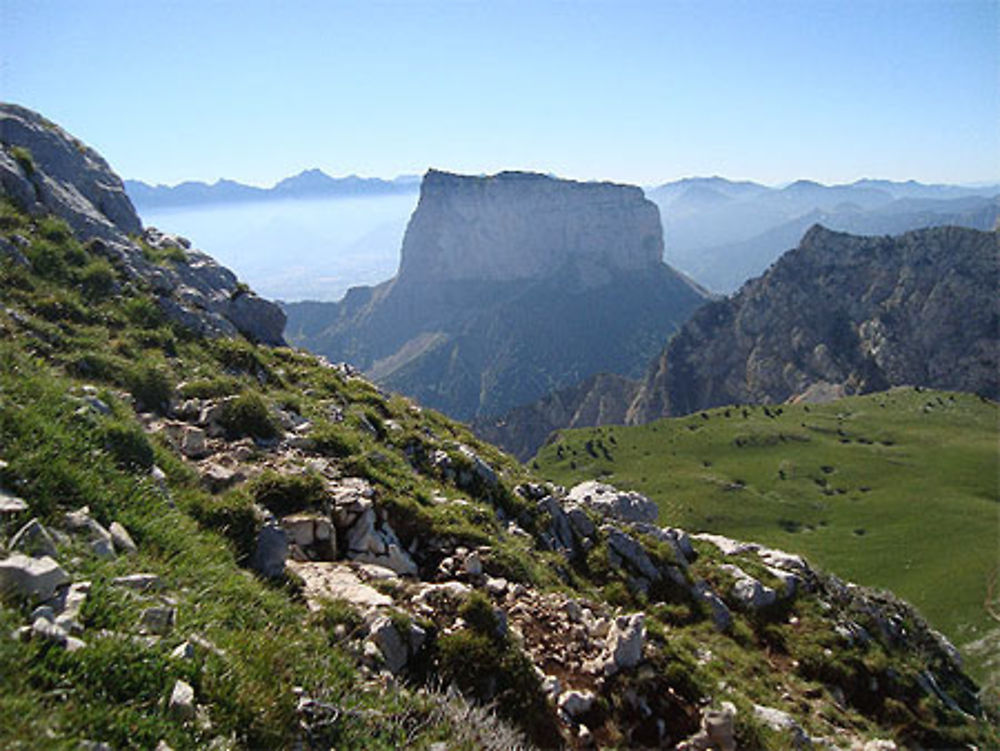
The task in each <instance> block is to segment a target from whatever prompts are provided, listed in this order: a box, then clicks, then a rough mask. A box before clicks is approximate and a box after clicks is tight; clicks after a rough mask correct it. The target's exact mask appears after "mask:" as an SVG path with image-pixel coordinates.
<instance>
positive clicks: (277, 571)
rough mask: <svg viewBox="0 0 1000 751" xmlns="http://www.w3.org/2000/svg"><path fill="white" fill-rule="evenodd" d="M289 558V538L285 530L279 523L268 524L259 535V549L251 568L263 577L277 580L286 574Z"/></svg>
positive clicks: (256, 549) (254, 554)
mask: <svg viewBox="0 0 1000 751" xmlns="http://www.w3.org/2000/svg"><path fill="white" fill-rule="evenodd" d="M287 557H288V537H287V535H286V534H285V530H284V529H283V528H282V527H281V526H280V525H279V524H278V523H277V522H273V521H272V522H267V523H266V524H265V525H264V526H263V527H261V530H260V532H258V533H257V547H256V548H255V549H254V553H253V558H252V559H251V561H250V567H251V568H252V569H253V570H254V571H256V572H257V573H259V574H260V575H261V576H266V577H268V578H270V579H277V578H279V577H281V576H283V575H284V573H285V559H286V558H287Z"/></svg>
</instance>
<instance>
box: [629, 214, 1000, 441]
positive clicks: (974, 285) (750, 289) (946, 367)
mask: <svg viewBox="0 0 1000 751" xmlns="http://www.w3.org/2000/svg"><path fill="white" fill-rule="evenodd" d="M998 247H1000V246H998V243H997V232H996V231H993V232H981V231H978V230H972V229H965V228H960V227H937V228H932V229H925V230H917V231H914V232H907V233H906V234H903V235H899V236H897V237H857V236H853V235H848V234H845V233H840V232H832V231H830V230H828V229H825V228H823V227H821V226H815V227H813V228H812V229H811V230H809V232H807V233H806V235H805V236H804V237H803V238H802V242H801V243H800V244H799V247H798V248H796V249H795V250H791V251H789V252H788V253H786V254H785V255H784V256H782V257H781V259H780V260H779V261H778V262H777V263H776V264H775V265H774V266H773V267H772V268H771V269H770V270H769V271H768V272H767V273H766V274H764V275H763V276H762V277H760V278H759V279H754V280H751V281H750V282H748V283H747V284H746V285H744V286H743V288H742V289H741V290H740V291H739V293H737V294H736V295H734V296H733V297H731V298H727V299H724V300H718V301H715V302H712V303H710V304H709V305H707V306H705V307H704V308H702V309H701V310H699V311H698V312H697V313H695V315H693V316H692V318H691V320H690V321H688V322H687V323H686V324H685V325H684V326H683V327H682V328H681V330H680V331H679V332H678V333H677V335H676V336H675V337H674V338H673V339H672V340H671V342H670V344H669V345H668V346H667V347H666V349H665V350H664V351H663V354H662V355H661V356H660V358H659V359H658V360H657V361H656V362H655V363H654V364H653V367H652V368H651V370H650V372H649V373H648V375H647V377H646V379H645V381H644V383H643V384H642V387H641V389H640V393H639V396H638V397H637V399H636V401H635V402H634V403H633V405H632V407H631V409H630V410H629V415H628V420H629V422H631V423H642V422H648V421H650V420H654V419H656V418H658V417H662V416H666V415H682V414H687V413H689V412H693V411H696V410H700V409H705V408H707V407H715V406H721V405H725V404H738V403H755V404H768V403H778V402H783V401H785V400H787V399H789V398H791V397H794V396H796V395H802V396H803V397H804V398H810V397H812V396H819V395H820V394H821V393H826V394H828V395H829V394H845V393H847V394H851V393H866V392H869V391H877V390H881V389H885V388H888V387H889V386H896V385H904V384H910V385H921V386H930V387H934V388H943V389H952V390H956V391H971V392H977V393H980V394H982V395H985V396H988V397H990V398H996V397H997V395H998V394H1000V388H998V379H1000V375H998V373H1000V339H998V325H1000V324H998V322H1000V301H998V298H997V294H996V292H997V287H996V281H997V278H998V271H1000V267H998V255H1000V251H998Z"/></svg>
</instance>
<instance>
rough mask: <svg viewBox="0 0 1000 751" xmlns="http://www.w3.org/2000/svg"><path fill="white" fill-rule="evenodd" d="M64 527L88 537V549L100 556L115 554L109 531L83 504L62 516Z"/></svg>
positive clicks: (107, 556)
mask: <svg viewBox="0 0 1000 751" xmlns="http://www.w3.org/2000/svg"><path fill="white" fill-rule="evenodd" d="M64 518H65V520H66V528H67V529H69V530H70V532H73V533H74V534H81V535H84V536H86V537H87V538H88V540H89V542H90V549H91V550H92V551H93V552H94V553H95V554H96V555H98V556H100V557H101V558H110V557H112V556H114V554H115V546H114V542H113V541H112V539H111V533H110V532H108V530H106V529H105V528H104V527H103V526H101V524H100V523H99V522H98V521H97V520H96V519H94V518H93V517H92V516H91V515H90V508H89V507H87V506H83V507H82V508H79V509H77V510H76V511H69V512H67V513H66V516H65V517H64Z"/></svg>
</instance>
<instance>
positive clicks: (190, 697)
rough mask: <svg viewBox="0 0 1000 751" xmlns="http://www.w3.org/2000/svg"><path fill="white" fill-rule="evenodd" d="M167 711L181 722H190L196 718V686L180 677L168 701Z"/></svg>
mask: <svg viewBox="0 0 1000 751" xmlns="http://www.w3.org/2000/svg"><path fill="white" fill-rule="evenodd" d="M167 711H168V712H169V713H170V714H171V716H173V717H174V718H175V719H177V720H180V721H181V722H189V721H191V720H193V719H194V716H195V705H194V688H192V687H191V684H190V683H186V682H185V681H182V680H180V679H179V678H178V679H177V680H176V681H175V682H174V688H173V690H172V691H171V692H170V699H169V700H168V701H167Z"/></svg>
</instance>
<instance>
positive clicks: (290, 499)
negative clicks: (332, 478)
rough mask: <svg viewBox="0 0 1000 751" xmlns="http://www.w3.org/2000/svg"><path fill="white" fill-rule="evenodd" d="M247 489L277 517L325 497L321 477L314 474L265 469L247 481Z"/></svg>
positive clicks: (308, 506) (312, 504)
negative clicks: (248, 483) (248, 484)
mask: <svg viewBox="0 0 1000 751" xmlns="http://www.w3.org/2000/svg"><path fill="white" fill-rule="evenodd" d="M249 490H250V493H251V494H252V496H253V498H254V500H255V501H257V503H259V504H261V505H262V506H266V507H267V508H268V509H270V510H271V511H272V512H273V513H275V514H277V515H278V516H284V515H285V514H293V513H295V512H296V511H302V510H304V509H307V508H311V507H315V506H318V505H319V504H321V503H322V502H323V500H324V499H325V498H326V489H325V488H324V486H323V480H322V478H320V476H319V475H316V474H313V473H304V474H299V475H283V474H279V473H278V472H275V471H273V470H268V471H266V472H263V473H262V474H260V475H259V476H257V477H256V478H255V479H254V480H253V481H252V482H251V483H250V486H249Z"/></svg>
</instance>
